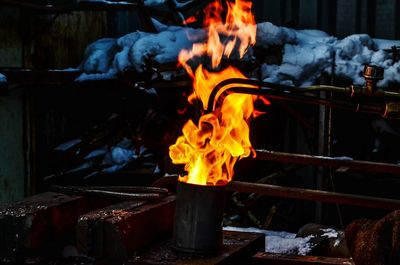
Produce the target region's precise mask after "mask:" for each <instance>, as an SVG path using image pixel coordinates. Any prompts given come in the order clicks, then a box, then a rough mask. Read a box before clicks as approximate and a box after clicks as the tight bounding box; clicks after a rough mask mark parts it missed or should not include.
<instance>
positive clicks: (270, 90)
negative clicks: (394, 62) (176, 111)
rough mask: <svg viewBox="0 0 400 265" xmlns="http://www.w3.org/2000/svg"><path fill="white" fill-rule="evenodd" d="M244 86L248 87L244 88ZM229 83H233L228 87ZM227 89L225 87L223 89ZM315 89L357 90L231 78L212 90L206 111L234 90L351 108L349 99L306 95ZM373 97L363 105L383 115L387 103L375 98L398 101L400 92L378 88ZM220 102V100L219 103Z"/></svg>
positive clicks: (351, 91)
mask: <svg viewBox="0 0 400 265" xmlns="http://www.w3.org/2000/svg"><path fill="white" fill-rule="evenodd" d="M243 85H245V86H247V87H243ZM227 86H233V87H228V88H225V87H227ZM224 88H225V89H224ZM314 91H330V92H336V93H344V94H349V95H350V96H352V95H353V94H354V93H355V91H354V86H352V87H337V86H330V85H317V86H309V87H305V88H302V87H295V86H288V85H282V84H274V83H270V82H263V81H258V80H253V79H244V78H230V79H226V80H224V81H222V82H220V83H219V84H218V85H217V86H215V87H214V89H213V90H212V91H211V93H210V97H209V100H208V105H207V110H206V112H207V113H210V112H212V111H213V110H214V108H215V105H216V103H219V104H221V103H222V102H223V99H224V98H225V97H226V96H227V95H229V94H231V93H240V94H250V95H266V96H269V97H270V98H275V99H280V100H289V101H297V102H301V103H306V104H319V105H325V106H330V107H336V108H348V107H349V104H350V103H349V102H348V101H337V102H336V103H335V102H330V101H329V100H323V99H321V98H319V97H315V96H307V95H305V94H306V93H307V92H314ZM362 91H364V90H363V89H361V90H360V91H358V92H357V93H356V94H357V95H358V94H361V95H362V94H363V92H362ZM372 96H373V97H371V96H369V97H368V98H365V99H368V102H367V104H364V105H368V106H369V105H371V106H372V108H373V111H370V110H368V111H367V112H373V113H377V111H379V114H383V112H384V108H385V106H381V105H376V99H385V100H394V101H396V102H397V101H398V100H399V99H400V93H396V92H391V91H383V90H377V91H376V93H374V94H373V95H372ZM216 101H217V102H216ZM351 105H352V106H351V110H356V109H357V107H354V106H355V105H358V104H357V102H353V103H352V104H351Z"/></svg>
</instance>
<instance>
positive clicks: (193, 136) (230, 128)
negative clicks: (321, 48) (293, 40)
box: [169, 0, 256, 185]
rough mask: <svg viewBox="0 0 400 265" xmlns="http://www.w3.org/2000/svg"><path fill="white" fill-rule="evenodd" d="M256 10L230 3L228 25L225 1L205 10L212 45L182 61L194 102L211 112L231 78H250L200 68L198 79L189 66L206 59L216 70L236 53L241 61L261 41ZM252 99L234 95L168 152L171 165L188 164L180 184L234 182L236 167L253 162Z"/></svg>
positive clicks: (190, 125) (189, 127) (198, 47)
mask: <svg viewBox="0 0 400 265" xmlns="http://www.w3.org/2000/svg"><path fill="white" fill-rule="evenodd" d="M251 4H252V3H251V2H250V1H244V0H236V1H235V2H227V3H226V5H227V10H226V16H225V18H224V19H223V18H222V17H221V13H223V11H224V10H223V5H222V3H221V2H220V1H216V2H214V3H212V4H210V5H209V6H208V7H207V8H206V9H205V14H206V17H205V26H206V27H207V30H208V38H207V41H206V42H205V43H195V44H193V47H192V49H191V50H190V51H188V50H183V51H181V53H180V55H179V62H180V64H181V65H182V66H183V67H184V68H185V69H186V71H187V72H188V73H189V75H190V76H191V77H192V78H193V88H194V92H193V93H192V95H190V96H189V102H192V101H193V100H194V99H196V98H197V99H200V100H201V102H202V103H203V107H204V109H206V106H207V104H208V99H209V96H210V93H211V91H212V89H213V88H214V87H215V86H216V85H217V84H218V83H220V82H221V81H223V80H225V79H228V78H245V76H244V75H243V74H242V73H241V72H240V71H239V70H237V69H236V68H234V67H232V66H230V67H228V68H226V69H224V70H222V71H220V72H209V71H207V70H206V69H204V67H203V66H202V65H201V64H200V65H199V66H198V67H197V69H196V70H195V72H194V73H193V70H192V68H191V67H190V66H189V65H188V64H187V62H188V61H189V60H190V59H193V58H194V57H202V56H206V57H207V58H210V59H211V66H212V68H214V69H215V68H217V67H218V66H219V65H220V63H221V60H222V59H223V58H228V57H230V56H231V54H232V53H233V52H236V51H237V52H238V55H239V57H240V58H242V57H243V56H244V55H245V53H246V51H247V49H248V47H249V46H250V45H254V43H255V40H256V24H255V20H254V16H253V14H252V13H251ZM226 88H229V86H227V87H225V89H226ZM253 99H254V97H253V96H251V95H244V94H231V95H229V96H227V97H226V98H225V100H224V102H223V103H222V106H220V107H219V108H217V109H216V110H215V111H214V112H212V113H207V114H204V115H203V116H201V117H200V119H199V121H198V124H197V125H196V124H195V123H194V122H193V121H192V120H189V121H188V122H187V123H186V124H185V125H184V127H183V129H182V132H183V135H182V136H180V137H178V139H177V141H176V143H175V144H174V145H172V146H170V149H169V150H170V151H169V155H170V157H171V159H172V162H173V163H174V164H185V170H186V171H187V172H188V174H187V175H186V176H183V177H180V178H179V181H182V182H187V183H192V184H198V185H225V184H227V183H228V182H229V181H231V180H232V176H233V167H234V165H235V163H236V161H237V160H238V159H240V158H243V157H248V156H249V155H250V154H251V153H252V151H253V149H252V147H251V143H250V139H249V125H248V123H249V120H250V118H251V116H252V114H253V110H254V107H253Z"/></svg>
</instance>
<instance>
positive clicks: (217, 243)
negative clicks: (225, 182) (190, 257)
mask: <svg viewBox="0 0 400 265" xmlns="http://www.w3.org/2000/svg"><path fill="white" fill-rule="evenodd" d="M224 201H225V186H201V185H194V184H188V183H184V182H180V181H178V187H177V194H176V209H175V223H174V246H175V248H176V249H177V250H178V251H182V252H187V253H193V254H203V255H213V254H217V253H218V251H219V250H220V249H221V247H222V218H223V212H224Z"/></svg>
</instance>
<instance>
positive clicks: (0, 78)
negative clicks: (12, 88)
mask: <svg viewBox="0 0 400 265" xmlns="http://www.w3.org/2000/svg"><path fill="white" fill-rule="evenodd" d="M0 83H7V78H6V76H5V75H3V74H1V73H0Z"/></svg>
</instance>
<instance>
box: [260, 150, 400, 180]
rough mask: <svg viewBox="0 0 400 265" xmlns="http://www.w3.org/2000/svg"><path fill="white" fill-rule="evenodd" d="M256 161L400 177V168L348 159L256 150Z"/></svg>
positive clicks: (394, 165) (392, 165)
mask: <svg viewBox="0 0 400 265" xmlns="http://www.w3.org/2000/svg"><path fill="white" fill-rule="evenodd" d="M256 159H260V160H267V161H274V162H281V163H293V164H301V165H312V166H321V167H331V168H349V169H354V170H359V171H363V172H374V173H388V174H392V175H398V176H400V166H399V165H396V164H388V163H377V162H369V161H360V160H350V159H349V160H346V159H342V158H334V157H327V156H312V155H304V154H291V153H283V152H274V151H268V150H256Z"/></svg>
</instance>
